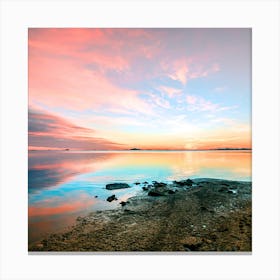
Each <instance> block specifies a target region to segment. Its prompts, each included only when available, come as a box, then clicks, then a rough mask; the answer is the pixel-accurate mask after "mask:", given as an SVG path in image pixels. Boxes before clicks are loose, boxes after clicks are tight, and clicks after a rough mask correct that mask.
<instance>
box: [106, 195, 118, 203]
mask: <svg viewBox="0 0 280 280" xmlns="http://www.w3.org/2000/svg"><path fill="white" fill-rule="evenodd" d="M113 200H117V198H116V195H114V194H113V195H111V196H109V197H108V198H107V201H109V202H112V201H113Z"/></svg>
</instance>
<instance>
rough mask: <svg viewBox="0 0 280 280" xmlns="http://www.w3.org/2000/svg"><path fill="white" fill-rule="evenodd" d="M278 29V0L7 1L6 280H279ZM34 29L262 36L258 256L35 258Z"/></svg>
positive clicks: (258, 53) (258, 59)
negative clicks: (212, 30) (30, 189)
mask: <svg viewBox="0 0 280 280" xmlns="http://www.w3.org/2000/svg"><path fill="white" fill-rule="evenodd" d="M279 26H280V24H279V2H278V1H272V0H271V1H270V0H263V1H261V0H260V1H254V0H251V1H250V0H249V1H248V0H247V1H245V0H244V1H236V0H235V1H225V0H223V1H212V0H207V1H200V0H199V1H198V0H196V1H149V2H148V1H141V2H136V1H130V2H121V1H112V2H111V1H103V2H97V1H25V0H19V1H12V0H11V1H8V0H7V1H1V194H0V195H1V247H0V248H1V262H0V265H1V266H0V276H1V279H29V280H31V279H36V280H37V279H122V280H125V279H215V280H218V279H223V280H225V279H267V280H268V279H280V272H279V263H280V258H279V236H280V234H279V221H280V219H279V204H280V203H279V185H280V184H279V175H278V171H279V127H280V125H279V95H278V94H279V77H280V74H279V49H280V48H279V34H280V30H279ZM28 27H252V28H253V254H252V255H239V256H233V255H222V256H221V255H220V256H219V255H215V256H213V255H210V256H209V255H208V256H207V255H204V256H201V255H200V256H197V255H195V256H193V255H192V256H182V255H177V256H176V255H174V256H165V255H156V256H141V255H140V256H139V255H135V256H131V255H129V256H127V255H121V256H100V255H95V256H89V255H82V256H81V255H74V256H65V255H61V256H59V255H53V256H46V255H43V256H36V255H28V253H27V172H26V171H27V152H26V146H27V135H26V131H27V28H28ZM237 55H238V54H237Z"/></svg>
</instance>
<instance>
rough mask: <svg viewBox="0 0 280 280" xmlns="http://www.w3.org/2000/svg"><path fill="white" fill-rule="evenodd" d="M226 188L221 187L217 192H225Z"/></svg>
mask: <svg viewBox="0 0 280 280" xmlns="http://www.w3.org/2000/svg"><path fill="white" fill-rule="evenodd" d="M227 191H228V188H227V187H221V188H220V189H219V190H218V192H227Z"/></svg>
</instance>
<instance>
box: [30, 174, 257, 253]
mask: <svg viewBox="0 0 280 280" xmlns="http://www.w3.org/2000/svg"><path fill="white" fill-rule="evenodd" d="M141 185H142V189H143V191H142V192H141V194H139V195H138V196H135V197H132V198H129V199H128V200H127V201H119V202H120V203H121V205H122V206H121V208H119V209H116V210H107V211H97V212H92V213H91V214H90V215H88V216H86V217H78V218H77V221H76V224H75V225H74V226H73V227H72V228H71V229H67V230H65V231H64V232H62V233H56V234H51V235H50V236H48V237H47V238H45V239H43V240H41V241H39V242H35V243H32V244H29V251H33V252H34V251H54V252H55V251H58V252H62V251H63V252H84V251H88V252H135V251H136V252H137V251H139V252H157V251H159V252H179V251H181V252H192V251H204V252H205V251H216V252H226V251H234V252H250V251H251V250H252V241H251V234H252V231H251V213H252V207H251V202H252V195H251V194H252V188H251V187H252V186H251V185H252V184H251V182H244V181H229V180H220V179H207V178H205V179H201V178H200V179H191V180H190V179H186V180H182V181H173V182H170V183H168V184H166V183H161V182H153V184H149V185H148V184H146V183H145V182H141ZM111 191H112V196H114V189H112V190H111ZM111 199H118V198H117V197H112V198H111ZM108 203H110V202H109V201H108Z"/></svg>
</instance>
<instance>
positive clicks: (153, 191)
mask: <svg viewBox="0 0 280 280" xmlns="http://www.w3.org/2000/svg"><path fill="white" fill-rule="evenodd" d="M148 195H149V196H164V194H163V193H160V192H157V191H155V190H152V191H149V192H148Z"/></svg>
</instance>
